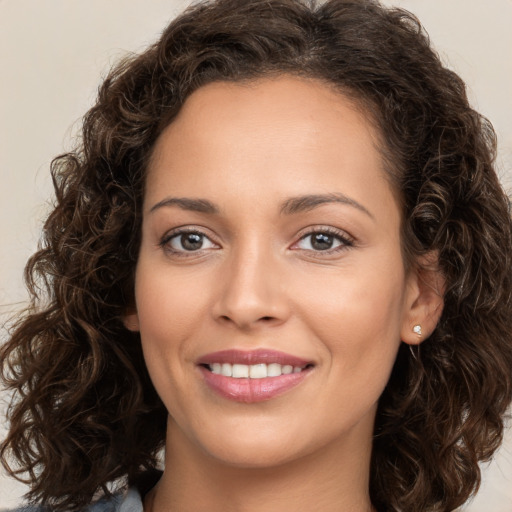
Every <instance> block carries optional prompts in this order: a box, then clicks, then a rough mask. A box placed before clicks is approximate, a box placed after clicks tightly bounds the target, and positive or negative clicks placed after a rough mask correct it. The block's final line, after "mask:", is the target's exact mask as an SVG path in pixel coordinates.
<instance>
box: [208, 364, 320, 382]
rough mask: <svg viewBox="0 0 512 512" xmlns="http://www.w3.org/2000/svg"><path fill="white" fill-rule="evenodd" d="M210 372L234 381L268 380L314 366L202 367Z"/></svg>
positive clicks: (224, 365)
mask: <svg viewBox="0 0 512 512" xmlns="http://www.w3.org/2000/svg"><path fill="white" fill-rule="evenodd" d="M202 366H203V367H205V368H206V369H207V370H209V371H210V372H212V373H214V374H216V375H222V376H224V377H232V378H234V379H266V378H269V377H280V376H281V375H289V374H291V373H301V372H302V371H304V370H305V369H308V368H311V367H312V366H313V365H312V364H306V365H302V366H292V365H290V364H279V363H269V364H266V363H259V364H251V365H248V364H237V363H235V364H231V363H211V364H204V365H202Z"/></svg>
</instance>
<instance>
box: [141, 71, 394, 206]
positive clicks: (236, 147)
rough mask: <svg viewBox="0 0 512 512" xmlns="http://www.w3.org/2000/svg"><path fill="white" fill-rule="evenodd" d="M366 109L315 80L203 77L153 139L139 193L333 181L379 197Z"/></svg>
mask: <svg viewBox="0 0 512 512" xmlns="http://www.w3.org/2000/svg"><path fill="white" fill-rule="evenodd" d="M367 117H368V116H367V115H365V114H364V113H363V110H362V108H361V106H360V105H359V104H357V103H356V102H355V101H354V100H353V99H350V98H348V97H347V96H346V95H343V94H341V93H340V92H338V91H337V90H335V89H334V88H333V87H331V86H328V85H326V84H325V83H324V82H322V81H320V80H316V79H310V78H297V77H293V76H286V75H285V76H279V77H273V78H264V79H259V80H254V81H251V82H245V83H237V82H236V83H232V82H214V83H211V84H208V85H206V86H203V87H201V88H199V89H198V90H196V91H195V92H194V93H193V94H192V95H191V96H190V97H189V98H188V99H187V100H186V102H185V104H184V105H183V107H182V109H181V111H180V112H179V114H178V116H177V117H176V118H175V119H174V121H173V122H172V123H171V124H170V125H169V126H168V127H167V128H166V129H165V130H164V132H163V133H162V135H161V136H160V138H159V140H158V141H157V144H156V145H155V149H154V152H153V157H152V161H151V164H150V167H149V174H148V182H147V188H146V190H147V195H148V196H155V197H154V198H155V199H156V198H157V196H158V194H159V193H160V192H161V191H163V190H165V189H169V188H172V189H173V190H172V192H173V194H179V193H183V194H185V193H186V194H187V195H190V193H191V191H196V195H198V194H199V193H200V192H201V194H202V195H204V194H206V193H209V194H214V193H216V192H219V193H223V194H224V193H225V192H226V187H227V188H229V189H230V190H231V191H235V190H237V191H239V192H241V191H245V192H247V193H248V192H250V191H251V190H252V192H253V195H255V196H257V195H258V194H260V195H261V192H262V189H264V190H265V193H266V194H267V195H269V194H271V193H272V192H275V193H276V195H278V194H279V193H281V192H282V193H283V194H284V193H286V194H287V195H294V194H296V195H298V194H301V193H304V192H317V193H326V192H332V189H333V187H334V188H340V187H341V189H344V190H339V191H340V192H343V193H345V192H346V191H350V192H352V193H353V194H354V195H355V196H360V199H363V196H366V200H367V201H369V202H375V201H378V200H380V199H382V198H381V197H380V195H382V194H381V193H382V192H387V193H389V190H390V189H389V183H388V181H387V177H386V173H385V171H384V163H383V158H382V155H381V152H380V150H379V139H380V137H379V133H378V132H377V130H376V128H375V124H374V123H373V122H372V121H371V120H369V119H368V118H367ZM377 185H380V187H381V188H382V190H377V189H378V188H379V187H377ZM365 189H366V190H365ZM384 189H385V190H384ZM372 191H375V192H377V193H375V194H373V193H372ZM249 195H250V194H249ZM373 196H374V197H373ZM354 199H356V200H358V197H354Z"/></svg>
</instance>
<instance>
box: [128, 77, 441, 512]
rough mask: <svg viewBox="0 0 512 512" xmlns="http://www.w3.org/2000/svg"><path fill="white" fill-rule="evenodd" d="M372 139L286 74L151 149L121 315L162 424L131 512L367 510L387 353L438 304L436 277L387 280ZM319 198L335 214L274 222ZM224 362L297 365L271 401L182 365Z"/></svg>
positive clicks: (426, 327)
mask: <svg viewBox="0 0 512 512" xmlns="http://www.w3.org/2000/svg"><path fill="white" fill-rule="evenodd" d="M378 143H379V136H378V133H376V131H375V128H374V127H373V124H372V123H370V122H369V121H368V120H367V119H366V118H365V116H364V115H363V113H362V112H361V109H357V108H355V105H354V104H353V103H352V102H351V100H349V99H348V98H346V97H345V96H343V95H341V94H340V93H339V92H336V91H334V90H332V89H331V88H329V87H328V86H326V85H325V84H323V83H321V82H319V81H316V80H313V79H304V78H296V77H291V76H286V75H284V76H279V77H275V78H272V79H270V78H266V79H260V80H257V81H253V82H251V83H249V84H236V83H235V84H233V83H222V82H218V83H213V84H209V85H207V86H204V87H202V88H200V89H199V90H197V91H196V92H194V93H193V94H192V95H191V96H190V97H189V98H188V99H187V101H186V103H185V105H184V107H183V108H182V110H181V112H180V113H179V115H178V117H177V118H176V120H175V121H174V122H173V123H172V124H171V125H170V126H168V127H167V129H166V130H165V131H164V132H163V134H162V135H161V136H160V138H159V140H158V141H157V144H156V146H155V149H154V153H153V158H152V161H151V164H150V166H149V172H148V176H147V183H146V193H145V199H144V211H143V227H142V244H141V249H140V255H139V260H138V264H137V269H136V286H135V289H136V293H135V295H136V310H134V311H133V312H131V313H130V314H128V315H127V316H126V318H125V324H126V325H127V327H128V328H130V329H132V330H139V331H140V333H141V338H142V344H143V350H144V356H145V360H146V364H147V366H148V369H149V372H150V375H151V378H152V380H153V383H154V385H155V387H156V389H157V391H158V393H159V395H160V396H161V398H162V400H163V402H164V403H165V405H166V407H167V410H168V411H169V422H168V435H167V443H166V469H165V472H164V475H163V477H162V479H161V480H160V482H159V484H158V485H157V487H156V488H155V489H154V490H153V492H152V493H150V495H149V496H148V499H147V500H146V509H145V510H146V512H147V511H148V510H153V511H154V512H164V511H167V512H169V511H174V510H194V511H199V512H201V511H205V512H206V511H208V512H216V511H221V510H222V511H226V510H228V511H233V512H235V511H236V512H255V511H263V510H265V511H271V512H272V511H278V510H279V511H282V510H287V509H290V510H322V511H324V512H330V511H337V512H339V511H341V510H346V511H349V510H350V511H351V512H357V511H368V510H372V508H371V503H370V500H369V494H368V474H369V464H370V455H371V441H372V431H373V423H374V418H375V413H376V407H377V401H378V398H379V396H380V394H381V393H382V391H383V388H384V386H385V385H386V382H387V380H388V378H389V375H390V372H391V369H392V366H393V363H394V360H395V357H396V353H397V350H398V347H399V345H400V343H401V342H402V341H403V342H406V343H411V344H413V343H419V342H420V341H421V339H423V338H424V337H426V336H428V334H429V333H430V332H431V331H432V330H433V328H434V327H435V324H436V322H437V319H438V317H439V314H440V312H441V308H442V299H441V296H440V294H439V293H438V291H437V288H439V286H438V284H439V283H438V282H437V281H436V279H438V277H436V276H434V277H432V276H431V275H430V274H425V273H422V272H420V271H418V270H416V268H417V267H416V266H415V265H412V267H411V269H410V270H409V271H408V272H406V270H405V267H404V263H403V260H402V254H401V250H400V223H401V218H400V209H399V206H398V204H397V201H396V199H395V193H394V191H393V190H392V188H391V185H390V183H389V181H388V179H387V177H386V174H385V172H384V170H383V161H382V157H381V153H380V152H379V149H378ZM332 193H336V194H340V195H343V198H344V200H343V201H342V202H332V201H331V202H324V203H322V204H320V205H317V206H316V207H314V208H310V209H308V210H307V211H300V212H296V213H292V214H282V213H280V209H281V207H282V205H283V203H284V202H285V201H286V200H288V199H289V198H293V197H297V196H303V195H309V194H318V195H321V194H332ZM170 197H179V198H194V199H204V200H208V201H210V202H212V203H214V204H215V205H216V206H217V208H218V212H217V213H206V212H198V211H191V210H188V209H186V208H184V207H183V205H182V206H179V205H177V204H165V201H166V200H168V199H169V198H170ZM178 227H180V228H186V229H193V230H199V231H201V232H202V233H204V235H205V238H203V239H202V240H203V245H202V247H201V248H200V249H199V250H189V251H188V252H186V250H185V249H184V248H183V245H181V244H180V241H181V239H180V237H179V236H176V237H174V238H170V236H172V234H173V232H172V230H173V229H175V228H178ZM325 229H329V230H331V231H332V230H334V231H335V232H336V233H337V235H336V237H335V238H333V239H332V241H333V246H332V248H331V249H329V250H319V249H318V246H313V245H312V243H311V242H312V237H311V236H308V234H310V233H311V231H312V230H313V231H315V232H320V233H321V232H325ZM338 236H339V237H341V238H337V237H338ZM336 249H340V250H338V251H336ZM432 275H433V274H432ZM436 287H437V288H436ZM416 324H421V325H422V330H423V334H422V338H420V337H419V336H418V335H417V334H415V333H414V332H413V331H412V329H413V326H414V325H416ZM233 348H235V349H240V350H252V349H257V348H271V349H275V350H280V351H283V352H286V353H289V354H293V355H296V356H298V357H302V358H304V359H307V360H310V361H313V362H314V368H313V370H312V371H311V372H310V373H309V375H308V376H307V378H306V379H304V381H303V382H302V383H301V384H300V385H299V386H297V387H295V388H293V389H291V390H289V391H287V392H286V393H285V394H283V395H281V396H279V397H275V398H273V399H271V400H268V401H264V402H259V403H240V402H235V401H231V400H228V399H226V398H223V397H221V396H219V395H217V394H216V393H214V392H212V391H211V389H210V388H208V387H207V386H206V385H205V384H204V381H203V379H202V375H201V373H200V371H199V370H198V367H197V365H196V362H197V359H198V358H199V357H201V356H203V355H204V354H207V353H210V352H214V351H218V350H225V349H233Z"/></svg>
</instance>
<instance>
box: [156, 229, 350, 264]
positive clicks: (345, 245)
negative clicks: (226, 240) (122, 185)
mask: <svg viewBox="0 0 512 512" xmlns="http://www.w3.org/2000/svg"><path fill="white" fill-rule="evenodd" d="M185 234H186V235H188V234H195V235H199V236H202V237H205V238H207V239H208V240H210V238H209V237H208V235H206V233H204V232H202V231H200V230H197V229H190V228H179V229H176V230H173V231H171V232H170V233H167V234H166V235H165V236H164V237H163V238H162V240H161V241H160V242H159V244H158V245H159V246H160V247H162V249H164V250H165V251H166V252H168V253H171V254H172V255H173V256H177V257H179V258H189V257H193V256H197V255H198V254H199V253H201V251H202V250H201V249H198V250H197V251H186V250H183V251H181V250H175V249H172V248H171V247H170V245H169V243H170V241H171V240H172V239H174V238H176V237H179V236H181V235H185ZM315 234H324V235H329V236H332V237H334V238H336V239H337V240H338V241H339V242H341V243H340V245H339V246H337V247H335V248H333V249H327V250H324V251H315V250H312V249H298V250H302V251H308V252H310V251H312V252H314V253H315V254H318V255H332V254H336V253H338V252H341V251H345V250H347V249H349V248H350V247H353V246H354V239H353V238H352V237H350V236H348V235H347V234H346V233H345V232H343V231H339V230H337V229H334V228H332V227H318V228H314V229H310V230H309V231H307V232H305V233H303V234H302V235H301V236H300V238H299V241H298V242H295V244H294V245H296V244H297V243H299V242H300V241H302V240H305V239H306V238H307V237H308V236H311V235H315ZM210 241H211V240H210ZM212 243H215V242H213V241H212Z"/></svg>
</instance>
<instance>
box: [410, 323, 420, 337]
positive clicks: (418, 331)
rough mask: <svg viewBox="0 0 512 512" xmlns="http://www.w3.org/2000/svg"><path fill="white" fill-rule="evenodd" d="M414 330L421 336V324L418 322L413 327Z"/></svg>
mask: <svg viewBox="0 0 512 512" xmlns="http://www.w3.org/2000/svg"><path fill="white" fill-rule="evenodd" d="M412 330H413V332H414V333H416V334H417V335H418V336H421V334H422V333H421V325H420V324H417V325H415V326H414V327H413V328H412Z"/></svg>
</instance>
